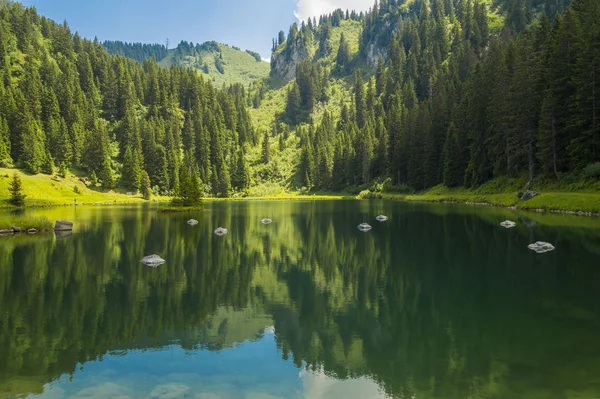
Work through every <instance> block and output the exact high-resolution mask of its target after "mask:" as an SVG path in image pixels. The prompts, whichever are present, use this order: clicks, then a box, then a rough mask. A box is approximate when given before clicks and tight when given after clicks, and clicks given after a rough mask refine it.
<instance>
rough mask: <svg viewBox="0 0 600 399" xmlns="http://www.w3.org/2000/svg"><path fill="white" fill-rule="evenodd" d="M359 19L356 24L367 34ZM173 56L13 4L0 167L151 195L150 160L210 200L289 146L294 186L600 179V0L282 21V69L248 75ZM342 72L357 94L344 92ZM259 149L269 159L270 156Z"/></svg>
mask: <svg viewBox="0 0 600 399" xmlns="http://www.w3.org/2000/svg"><path fill="white" fill-rule="evenodd" d="M348 24H355V25H356V24H359V26H360V33H359V35H358V42H357V43H353V42H352V40H353V38H352V37H350V36H351V35H350V32H344V30H343V28H344V27H345V26H349V25H348ZM336 29H341V30H342V33H341V35H340V34H339V32H338V34H336V35H335V37H336V40H335V41H334V40H333V37H334V35H333V33H332V32H335V30H336ZM345 33H348V35H346V34H345ZM338 38H339V40H338ZM353 46H357V47H358V49H357V51H355V52H353V51H351V49H352V47H353ZM107 49H108V50H110V53H113V55H110V54H109V52H108V51H107ZM166 51H167V49H166V47H165V46H162V45H130V44H125V43H121V42H105V43H104V44H101V43H99V42H98V40H97V39H96V40H94V41H91V40H88V39H85V38H82V37H80V36H79V35H78V34H77V33H75V34H73V33H72V32H71V30H70V29H69V27H68V25H67V24H66V22H65V23H64V24H60V25H59V24H57V23H55V22H53V21H51V20H49V19H47V18H45V17H43V16H40V15H38V14H37V12H36V10H35V9H34V8H26V7H23V6H22V5H20V4H18V3H8V4H5V5H3V6H2V7H1V8H0V103H1V106H0V166H2V167H7V166H15V167H19V168H22V169H25V170H27V171H29V172H33V173H46V174H52V173H54V171H56V170H59V169H65V168H71V169H78V170H83V171H85V173H87V174H88V175H93V176H95V177H96V178H97V179H98V181H99V182H100V183H101V185H102V186H103V187H104V188H106V189H109V188H113V187H117V186H118V187H122V188H126V189H131V190H137V189H140V188H141V185H142V177H143V175H144V172H147V174H148V176H149V179H150V184H151V186H152V191H153V192H154V193H155V194H165V195H171V194H173V193H175V192H177V190H178V185H179V172H180V170H181V168H182V167H185V168H186V173H185V174H186V176H187V175H190V173H191V175H190V176H191V177H192V178H196V179H199V181H200V184H201V186H202V188H203V192H204V194H205V195H212V196H221V197H228V196H230V195H232V194H233V193H243V192H245V190H246V189H248V187H250V186H251V185H253V184H255V183H257V179H259V180H260V179H262V181H264V180H268V179H269V178H271V177H270V176H271V175H269V173H274V172H268V171H267V172H265V171H264V170H263V169H257V168H260V167H261V166H260V165H264V164H269V163H270V162H272V160H273V159H274V158H276V157H277V154H285V152H284V150H285V148H286V147H287V146H289V145H293V146H295V147H294V148H295V150H296V152H295V154H297V157H296V158H297V159H296V160H295V163H294V173H293V176H292V177H290V179H288V180H289V181H287V182H286V184H287V185H288V188H290V189H299V188H301V187H304V188H305V190H326V191H340V190H343V189H346V188H347V187H349V186H359V187H360V186H368V185H370V184H373V182H376V181H388V182H390V185H392V186H394V187H404V188H409V189H411V190H422V189H425V188H429V187H433V186H436V185H439V184H444V185H445V186H448V187H458V186H465V187H478V186H481V185H482V184H484V183H486V182H488V181H490V180H492V179H495V178H498V177H509V178H522V180H523V182H526V183H531V182H535V181H560V180H561V179H563V178H564V177H565V176H573V174H574V173H577V176H586V177H597V176H598V175H600V166H599V165H600V164H598V163H599V162H600V2H598V1H597V0H573V1H571V2H570V1H569V0H552V1H550V0H545V1H544V0H535V1H528V2H526V1H522V0H498V1H491V2H490V1H483V0H481V1H479V0H416V1H414V2H403V1H400V0H381V1H379V2H377V3H375V5H374V6H373V7H372V8H371V10H370V11H369V12H367V13H356V12H348V11H342V10H338V11H336V12H334V13H332V14H330V15H324V16H321V17H320V18H319V19H318V20H317V18H314V19H308V20H307V21H306V22H303V23H301V24H300V25H298V24H294V25H292V27H290V30H289V32H288V34H287V36H286V34H285V33H284V32H283V31H282V32H280V33H279V35H278V36H277V38H275V39H274V40H273V55H272V62H271V78H270V79H266V80H265V81H264V82H258V81H257V82H255V83H253V84H251V85H250V86H246V87H244V86H242V85H231V86H229V87H225V86H223V87H218V88H216V87H214V86H213V85H212V84H211V83H210V82H208V81H206V80H205V79H204V78H202V77H201V76H200V74H199V73H197V71H196V70H194V69H190V68H184V67H180V66H172V67H171V68H169V69H167V68H161V67H159V66H158V64H157V62H156V59H157V58H159V59H160V58H162V56H164V54H165V53H166ZM120 54H126V55H127V57H125V56H123V55H120ZM274 81H280V82H281V81H283V82H284V85H283V87H281V85H280V86H279V88H278V89H279V90H283V91H284V95H283V96H282V98H283V99H284V100H283V103H282V104H281V107H280V109H279V110H278V111H276V113H275V115H273V119H274V123H273V126H272V128H269V129H261V128H257V126H259V125H260V123H259V122H260V121H258V120H257V119H259V118H257V117H256V115H257V114H256V113H255V114H252V111H253V110H256V109H259V108H260V107H261V101H262V100H263V98H264V97H265V92H267V91H268V90H276V88H275V85H273V84H271V83H272V82H274ZM270 82H271V83H270ZM288 82H289V83H288ZM270 84H271V86H269V85H270ZM344 84H345V85H346V86H347V88H348V90H349V92H351V94H352V95H351V96H350V97H349V98H347V99H346V101H341V102H339V103H336V104H334V100H333V97H334V96H333V94H335V93H336V90H337V91H339V88H340V87H342V86H343V85H344ZM253 115H254V116H255V117H254V118H253V117H252V116H253ZM259 115H260V114H259ZM290 132H291V134H293V135H295V137H297V138H298V140H297V141H290V140H289V136H290ZM274 140H277V142H278V151H276V152H275V154H273V153H272V149H273V148H274V145H273V142H274ZM290 143H292V144H290ZM249 152H260V153H261V156H260V159H258V157H256V159H257V161H256V162H255V163H256V164H257V165H258V166H257V165H255V164H253V163H251V162H250V161H249V157H248V155H247V154H248V153H249ZM257 170H258V172H257ZM265 176H266V177H265Z"/></svg>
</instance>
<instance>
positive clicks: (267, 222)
mask: <svg viewBox="0 0 600 399" xmlns="http://www.w3.org/2000/svg"><path fill="white" fill-rule="evenodd" d="M260 222H261V223H262V224H270V223H273V221H272V220H271V219H268V218H264V219H263V220H261V221H260Z"/></svg>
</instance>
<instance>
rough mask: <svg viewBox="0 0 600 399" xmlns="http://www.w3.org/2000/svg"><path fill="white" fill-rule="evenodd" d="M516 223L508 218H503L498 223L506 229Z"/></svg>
mask: <svg viewBox="0 0 600 399" xmlns="http://www.w3.org/2000/svg"><path fill="white" fill-rule="evenodd" d="M516 225H517V224H516V223H515V222H512V221H510V220H505V221H504V222H502V223H500V226H502V227H505V228H507V229H510V228H512V227H515V226H516Z"/></svg>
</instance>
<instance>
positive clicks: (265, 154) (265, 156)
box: [262, 131, 271, 163]
mask: <svg viewBox="0 0 600 399" xmlns="http://www.w3.org/2000/svg"><path fill="white" fill-rule="evenodd" d="M262 161H263V163H269V162H271V147H270V146H269V132H267V131H265V135H264V137H263V142H262Z"/></svg>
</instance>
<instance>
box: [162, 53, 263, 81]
mask: <svg viewBox="0 0 600 399" xmlns="http://www.w3.org/2000/svg"><path fill="white" fill-rule="evenodd" d="M219 49H220V52H221V55H219V53H218V52H212V51H201V52H199V53H197V54H195V55H192V54H187V55H184V56H183V57H181V58H180V59H179V60H177V59H176V58H175V54H176V52H177V51H178V50H175V49H173V50H170V51H169V54H168V55H167V56H166V57H165V58H164V59H162V60H161V61H160V62H159V65H161V66H164V67H170V66H171V65H173V64H178V65H180V66H182V67H188V68H192V69H196V70H198V72H199V73H202V74H203V75H204V76H206V78H207V79H208V80H210V81H211V82H213V83H214V84H215V86H216V87H218V88H220V87H221V86H223V85H226V86H229V85H231V84H234V83H241V84H243V85H245V86H248V85H249V84H250V83H251V82H253V81H255V80H259V79H263V78H266V77H267V76H269V72H270V70H271V67H270V65H269V63H268V62H265V61H257V60H256V59H255V58H254V57H253V56H252V55H250V54H248V53H247V52H246V51H244V50H238V49H235V48H233V47H231V46H228V45H225V44H219ZM220 56H222V57H223V59H222V62H223V73H221V72H220V71H219V70H218V69H217V65H216V61H215V57H220ZM204 67H206V68H207V71H208V73H205V72H204V70H203V68H204Z"/></svg>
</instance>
